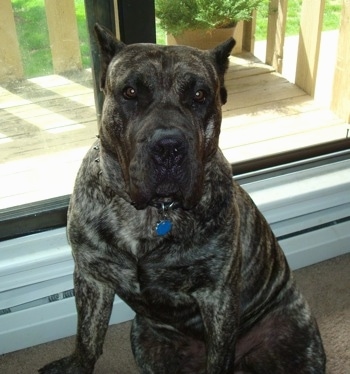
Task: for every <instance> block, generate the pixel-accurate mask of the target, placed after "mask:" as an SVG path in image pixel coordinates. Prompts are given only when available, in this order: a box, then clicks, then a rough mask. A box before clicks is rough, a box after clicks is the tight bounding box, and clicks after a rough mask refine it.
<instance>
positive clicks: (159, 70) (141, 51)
mask: <svg viewBox="0 0 350 374" xmlns="http://www.w3.org/2000/svg"><path fill="white" fill-rule="evenodd" d="M181 78H182V79H187V80H188V79H192V80H196V79H197V80H200V81H206V82H210V83H211V84H212V85H215V82H216V81H218V75H217V72H216V70H215V67H214V65H213V63H212V62H211V59H210V56H209V54H208V53H206V52H204V51H199V50H197V49H194V48H190V47H181V48H179V47H175V46H159V45H154V44H134V45H130V46H128V47H126V48H125V49H124V50H122V51H121V52H120V53H119V54H118V55H116V56H115V57H114V58H113V60H112V61H111V63H110V65H109V68H108V73H107V86H109V85H111V84H112V85H113V84H117V83H118V82H125V83H126V82H127V81H128V79H133V80H135V79H140V80H142V81H147V83H148V85H152V82H155V81H157V84H159V83H160V84H161V86H162V87H163V88H164V89H170V87H171V86H172V84H173V83H174V82H181V80H182V79H181ZM143 83H144V82H143Z"/></svg>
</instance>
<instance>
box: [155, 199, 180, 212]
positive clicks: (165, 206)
mask: <svg viewBox="0 0 350 374" xmlns="http://www.w3.org/2000/svg"><path fill="white" fill-rule="evenodd" d="M149 205H150V206H152V207H154V208H157V209H158V210H174V209H178V208H181V207H182V204H181V201H179V200H177V199H176V198H175V197H173V196H168V197H162V198H154V199H152V200H151V202H150V204H149Z"/></svg>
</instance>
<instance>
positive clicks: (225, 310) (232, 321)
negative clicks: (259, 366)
mask: <svg viewBox="0 0 350 374" xmlns="http://www.w3.org/2000/svg"><path fill="white" fill-rule="evenodd" d="M195 298H196V300H197V303H198V305H199V308H200V311H201V315H202V320H203V323H204V328H205V343H206V349H207V373H208V374H209V373H210V374H231V373H233V369H234V361H235V344H236V332H237V326H238V305H239V304H238V302H237V300H235V298H234V296H233V295H232V290H229V289H224V290H220V289H219V290H214V291H210V290H207V291H205V290H201V292H200V293H198V294H196V295H195Z"/></svg>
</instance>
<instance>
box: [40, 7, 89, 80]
mask: <svg viewBox="0 0 350 374" xmlns="http://www.w3.org/2000/svg"><path fill="white" fill-rule="evenodd" d="M45 9H46V18H47V25H48V29H49V37H50V46H51V54H52V62H53V68H54V71H55V73H63V72H65V71H68V70H74V69H81V68H82V63H81V55H80V46H79V37H78V26H77V20H76V16H75V7H74V0H45Z"/></svg>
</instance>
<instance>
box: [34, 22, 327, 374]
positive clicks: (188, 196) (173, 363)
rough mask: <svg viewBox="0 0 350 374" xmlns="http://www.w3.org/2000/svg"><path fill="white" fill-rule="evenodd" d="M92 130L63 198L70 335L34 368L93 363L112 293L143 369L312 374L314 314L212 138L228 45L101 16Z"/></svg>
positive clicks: (316, 365)
mask: <svg viewBox="0 0 350 374" xmlns="http://www.w3.org/2000/svg"><path fill="white" fill-rule="evenodd" d="M95 30H96V35H97V39H98V42H99V45H100V51H101V67H102V74H101V89H102V90H103V92H104V94H105V101H104V106H103V113H102V119H101V123H100V128H99V140H98V141H97V142H96V143H95V144H94V146H93V147H92V148H91V149H90V151H89V152H88V153H87V155H86V157H85V159H84V161H83V163H82V166H81V169H80V171H79V174H78V176H77V180H76V185H75V189H74V193H73V195H72V198H71V203H70V208H69V221H68V235H69V239H70V243H71V245H72V248H73V256H74V260H75V271H74V282H75V295H76V304H77V310H78V332H77V338H76V348H75V351H74V353H73V354H72V355H71V356H69V357H66V358H63V359H61V360H58V361H55V362H53V363H51V364H49V365H46V366H45V367H44V368H42V369H41V370H40V372H41V373H92V372H93V369H94V365H95V363H96V360H97V359H98V357H99V356H100V355H101V353H102V345H103V341H104V338H105V334H106V331H107V327H108V321H109V318H110V314H111V310H112V304H113V300H114V295H115V294H118V295H119V296H120V297H121V299H123V300H124V301H125V302H126V303H127V304H128V305H130V307H131V308H132V309H133V310H134V311H135V312H136V317H135V319H134V321H133V324H132V330H131V344H132V350H133V353H134V356H135V359H136V362H137V365H138V366H139V368H140V372H141V373H143V374H146V373H147V374H148V373H152V374H153V373H154V374H155V373H158V374H173V373H174V374H175V373H206V374H225V373H227V374H233V373H236V374H238V373H245V374H247V373H255V374H264V373H265V374H321V373H324V372H325V354H324V350H323V346H322V342H321V338H320V334H319V331H318V328H317V324H316V322H315V319H314V317H313V316H312V315H311V312H310V309H309V307H308V305H307V303H306V302H305V300H304V299H303V297H302V295H301V294H300V292H299V290H298V289H297V287H296V285H295V282H294V280H293V277H292V274H291V271H290V269H289V267H288V265H287V262H286V259H285V256H284V254H283V252H282V250H281V248H280V246H279V245H278V243H277V241H276V238H275V237H274V235H273V233H272V232H271V230H270V228H269V226H268V224H267V222H266V221H265V219H264V218H263V216H262V215H261V213H260V212H259V210H258V209H257V207H256V206H255V205H254V203H253V202H252V200H251V199H250V198H249V196H248V195H247V193H246V192H245V191H244V190H243V189H242V188H241V187H240V186H239V185H238V184H237V183H235V182H234V181H233V180H232V172H231V167H230V164H229V163H228V162H227V160H226V159H225V158H224V156H223V155H222V153H221V151H220V149H219V148H218V138H219V133H220V125H221V106H222V105H223V104H224V103H225V102H226V96H227V93H226V90H225V87H224V74H225V71H226V69H227V66H228V56H229V54H230V51H231V49H232V48H233V46H234V44H235V42H234V40H233V39H230V40H228V41H226V42H225V43H223V44H221V45H219V46H218V47H217V48H215V49H213V50H210V51H200V50H197V49H194V48H190V47H184V46H158V45H150V44H134V45H129V46H126V45H125V44H123V43H121V42H119V41H117V40H116V39H115V38H114V37H113V36H112V35H111V34H110V33H109V32H108V31H107V30H106V29H104V28H102V27H101V26H98V25H96V27H95Z"/></svg>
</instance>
